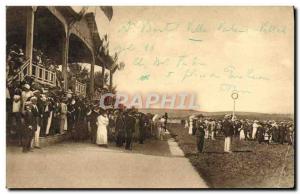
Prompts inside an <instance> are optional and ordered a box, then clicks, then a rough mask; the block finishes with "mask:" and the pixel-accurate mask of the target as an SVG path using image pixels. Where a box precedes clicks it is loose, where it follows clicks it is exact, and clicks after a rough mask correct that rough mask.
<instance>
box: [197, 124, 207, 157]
mask: <svg viewBox="0 0 300 194" xmlns="http://www.w3.org/2000/svg"><path fill="white" fill-rule="evenodd" d="M204 129H205V123H204V122H203V121H202V119H199V120H197V121H196V131H195V136H196V141H197V150H198V153H202V152H203V147H204V139H205V138H204V136H205V130H204Z"/></svg>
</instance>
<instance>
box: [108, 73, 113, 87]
mask: <svg viewBox="0 0 300 194" xmlns="http://www.w3.org/2000/svg"><path fill="white" fill-rule="evenodd" d="M109 87H110V90H111V91H112V88H113V72H112V70H109Z"/></svg>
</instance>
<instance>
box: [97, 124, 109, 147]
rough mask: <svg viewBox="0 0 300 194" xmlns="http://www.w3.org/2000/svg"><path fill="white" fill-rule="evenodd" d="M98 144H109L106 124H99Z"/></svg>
mask: <svg viewBox="0 0 300 194" xmlns="http://www.w3.org/2000/svg"><path fill="white" fill-rule="evenodd" d="M96 144H98V145H107V128H106V126H101V125H100V126H98V129H97V139H96Z"/></svg>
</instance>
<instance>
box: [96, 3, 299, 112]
mask: <svg viewBox="0 0 300 194" xmlns="http://www.w3.org/2000/svg"><path fill="white" fill-rule="evenodd" d="M113 10H114V14H113V18H112V20H111V21H108V20H107V19H106V18H105V16H104V14H103V13H102V12H101V11H100V9H98V11H97V12H96V22H97V26H98V30H99V33H100V34H101V36H103V34H104V33H107V34H108V36H109V42H110V45H109V46H110V53H114V52H118V53H119V61H123V62H124V63H125V68H124V69H123V70H122V71H117V72H116V73H115V75H114V80H113V81H114V85H116V86H117V90H118V91H122V92H126V93H129V94H136V93H141V94H147V93H149V92H157V93H160V94H174V93H180V92H188V93H191V94H195V95H196V96H197V103H198V105H199V109H198V110H200V111H229V110H232V107H233V100H232V98H231V93H232V91H233V90H236V91H237V92H238V94H239V98H238V100H237V101H236V110H237V111H250V112H264V113H293V112H294V108H293V107H294V82H293V81H294V50H293V48H294V39H293V37H294V34H293V31H294V29H293V25H294V23H293V22H294V21H293V9H292V7H113Z"/></svg>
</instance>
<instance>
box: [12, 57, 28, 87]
mask: <svg viewBox="0 0 300 194" xmlns="http://www.w3.org/2000/svg"><path fill="white" fill-rule="evenodd" d="M28 74H29V59H28V60H26V61H25V63H24V64H23V65H22V66H21V67H20V68H19V70H18V71H17V72H16V73H15V75H12V76H10V77H8V83H11V82H12V81H13V80H15V79H17V80H23V79H24V77H25V76H26V75H28Z"/></svg>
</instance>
